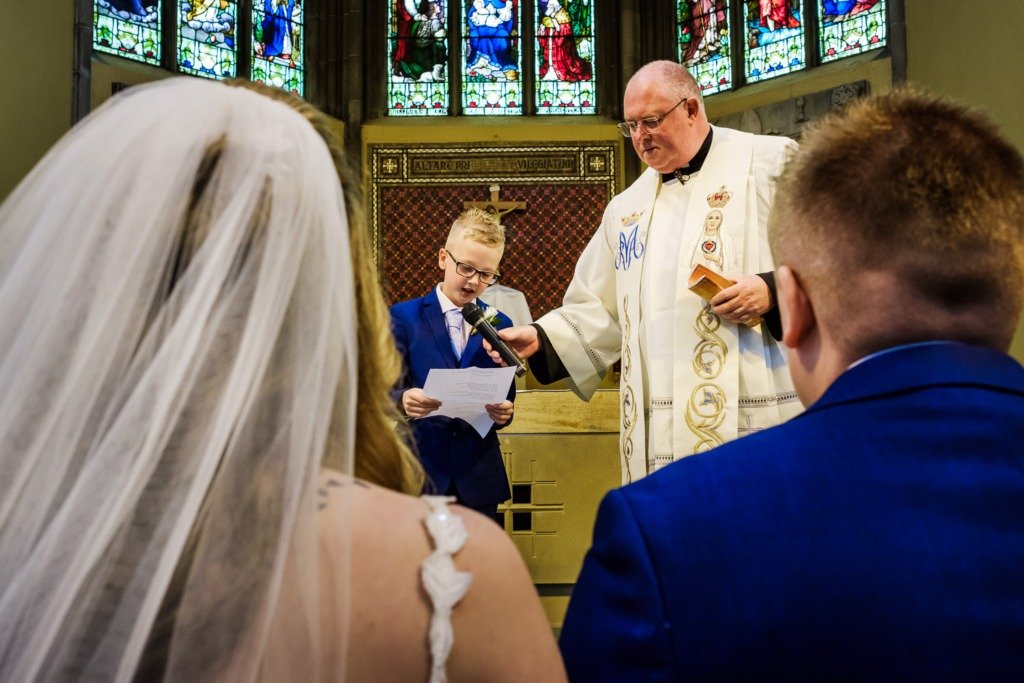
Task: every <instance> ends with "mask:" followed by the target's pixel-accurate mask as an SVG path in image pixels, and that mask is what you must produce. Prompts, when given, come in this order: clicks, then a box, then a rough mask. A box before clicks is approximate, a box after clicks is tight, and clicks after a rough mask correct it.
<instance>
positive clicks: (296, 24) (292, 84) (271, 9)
mask: <svg viewBox="0 0 1024 683" xmlns="http://www.w3.org/2000/svg"><path fill="white" fill-rule="evenodd" d="M252 33H253V36H252V52H253V54H252V80H254V81H258V82H260V83H266V84H268V85H272V86H274V87H277V88H282V89H284V90H290V91H291V92H293V93H295V94H296V95H302V94H303V92H304V91H305V85H306V84H305V47H304V45H303V40H304V38H305V26H304V15H303V5H302V0H253V7H252Z"/></svg>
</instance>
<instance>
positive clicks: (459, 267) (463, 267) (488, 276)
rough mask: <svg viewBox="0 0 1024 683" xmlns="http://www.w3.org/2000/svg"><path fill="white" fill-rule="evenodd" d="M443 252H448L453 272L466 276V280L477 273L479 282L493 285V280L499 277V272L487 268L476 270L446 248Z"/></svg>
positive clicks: (495, 280)
mask: <svg viewBox="0 0 1024 683" xmlns="http://www.w3.org/2000/svg"><path fill="white" fill-rule="evenodd" d="M444 253H446V254H448V258H450V259H451V260H452V262H453V263H454V264H455V272H456V273H458V274H459V275H461V276H462V277H464V278H466V279H467V280H468V279H469V278H471V277H473V276H474V275H479V276H480V282H482V283H484V284H485V285H493V284H494V283H495V282H497V281H498V278H499V277H501V274H500V273H492V272H491V271H489V270H477V269H476V268H474V267H473V266H471V265H469V264H468V263H463V262H462V261H460V260H458V259H457V258H455V257H454V256H452V252H450V251H448V249H447V248H446V249H445V250H444Z"/></svg>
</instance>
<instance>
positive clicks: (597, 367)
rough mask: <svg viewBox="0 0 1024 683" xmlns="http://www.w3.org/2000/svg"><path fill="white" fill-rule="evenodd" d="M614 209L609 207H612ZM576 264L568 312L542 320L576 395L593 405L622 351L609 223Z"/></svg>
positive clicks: (561, 310) (565, 303)
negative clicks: (599, 386) (599, 389)
mask: <svg viewBox="0 0 1024 683" xmlns="http://www.w3.org/2000/svg"><path fill="white" fill-rule="evenodd" d="M610 207H611V205H609V208H610ZM608 216H609V212H608V211H607V210H606V211H605V219H604V221H603V222H602V223H601V228H600V229H599V230H598V231H597V232H596V233H595V234H594V236H593V237H592V238H591V239H590V242H589V243H588V244H587V247H586V248H585V249H584V250H583V254H582V255H580V258H579V261H577V262H576V271H575V273H574V274H573V278H572V282H570V283H569V288H568V289H567V290H566V291H565V298H564V299H563V300H562V307H561V308H556V309H555V310H553V311H551V312H550V313H548V314H546V315H544V316H542V317H541V318H540V319H539V320H537V324H538V325H540V326H541V327H542V328H544V332H545V333H546V334H547V336H548V341H549V342H550V343H551V346H552V347H553V348H552V350H554V352H555V353H557V354H558V358H559V360H561V361H562V365H564V366H565V369H566V370H567V371H568V372H569V382H570V386H571V387H572V390H573V391H574V392H575V393H576V395H577V396H579V397H580V398H582V399H583V400H584V401H588V400H590V397H591V396H593V395H594V391H595V390H596V389H597V386H598V384H599V383H600V381H601V378H602V377H604V375H605V373H606V372H607V371H608V368H609V367H611V365H612V364H613V363H615V361H617V360H618V359H619V355H620V354H621V352H622V331H621V329H620V328H619V314H618V305H617V301H616V298H617V297H616V287H615V280H616V277H615V252H614V251H613V249H612V247H611V245H610V244H609V243H608V237H607V236H608V234H609V231H608V229H607V226H606V225H605V223H606V222H607V220H608Z"/></svg>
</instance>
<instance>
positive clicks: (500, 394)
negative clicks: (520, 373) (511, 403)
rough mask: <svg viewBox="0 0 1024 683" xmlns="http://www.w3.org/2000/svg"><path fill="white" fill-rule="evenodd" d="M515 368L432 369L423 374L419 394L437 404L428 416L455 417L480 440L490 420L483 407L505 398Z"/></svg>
mask: <svg viewBox="0 0 1024 683" xmlns="http://www.w3.org/2000/svg"><path fill="white" fill-rule="evenodd" d="M515 373H516V369H515V368H460V369H457V370H449V369H443V370H442V369H436V368H435V369H433V370H431V371H430V372H429V373H427V381H426V382H425V383H424V385H423V393H424V394H426V395H427V396H429V397H430V398H436V399H437V400H438V401H440V402H441V407H440V408H438V409H437V410H435V411H434V412H432V413H431V414H430V415H431V416H434V415H446V416H448V417H459V418H462V419H463V420H465V421H466V422H468V423H469V424H471V425H473V429H475V430H476V431H477V432H479V433H480V436H481V437H484V436H487V432H488V431H489V430H490V429H491V425H493V424H494V421H493V420H491V418H490V416H489V415H488V414H487V409H486V408H484V406H485V405H487V404H488V403H501V402H502V401H504V400H505V399H506V398H508V388H509V387H510V386H511V385H512V379H513V378H514V377H515Z"/></svg>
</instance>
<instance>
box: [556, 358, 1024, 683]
mask: <svg viewBox="0 0 1024 683" xmlns="http://www.w3.org/2000/svg"><path fill="white" fill-rule="evenodd" d="M561 646H562V651H563V654H564V655H565V659H566V664H567V666H568V670H569V674H570V677H571V678H572V679H573V680H578V681H671V680H682V679H688V680H721V681H740V680H779V679H783V680H813V681H834V680H864V681H874V680H900V681H907V680H920V681H949V680H960V681H974V680H986V681H990V680H1015V681H1024V369H1022V368H1021V366H1020V365H1019V364H1018V363H1017V362H1016V361H1015V360H1013V359H1012V358H1009V357H1007V356H1005V355H1002V354H999V353H996V352H994V351H991V350H987V349H982V348H978V347H971V346H965V345H961V344H952V343H941V344H933V345H918V346H913V347H904V348H901V349H894V350H891V351H889V352H886V353H883V354H880V355H878V356H876V357H873V358H870V359H868V360H866V361H864V362H863V363H861V364H859V365H856V366H855V367H853V368H851V369H849V370H847V371H846V372H845V373H844V374H843V375H842V376H840V377H839V378H838V379H837V380H836V381H835V382H834V383H833V384H832V386H831V387H829V389H828V390H827V391H826V392H825V394H824V396H822V397H821V399H820V400H819V401H818V402H817V403H815V404H814V405H813V406H811V407H810V408H809V409H808V410H807V411H806V412H805V413H803V414H802V415H800V416H799V417H796V418H794V419H792V420H790V421H789V422H787V423H785V424H783V425H780V426H778V427H775V428H773V429H769V430H765V431H763V432H759V433H757V434H753V435H750V436H747V437H745V438H742V439H739V440H737V441H734V442H731V443H728V444H726V445H725V446H722V447H720V448H718V449H715V450H714V451H712V452H710V453H705V454H701V455H694V456H691V457H688V458H684V459H683V460H681V461H679V462H676V463H673V464H672V465H670V466H669V467H666V468H665V469H663V470H661V471H659V472H657V473H656V474H654V475H652V476H649V477H647V478H645V479H643V480H641V481H639V482H637V483H636V484H633V485H630V486H627V487H625V488H622V489H618V490H614V491H612V492H611V493H609V494H608V496H607V497H606V498H605V500H604V501H603V503H602V505H601V508H600V511H599V513H598V519H597V523H596V527H595V531H594V543H593V547H592V548H591V550H590V552H589V553H588V555H587V557H586V559H585V561H584V566H583V570H582V573H581V575H580V578H579V582H578V583H577V585H576V588H575V590H574V592H573V597H572V601H571V603H570V605H569V611H568V614H567V615H566V620H565V626H564V629H563V631H562V635H561Z"/></svg>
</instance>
